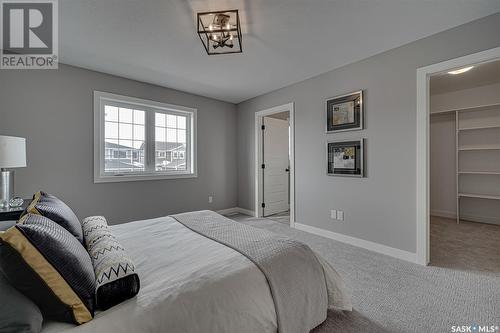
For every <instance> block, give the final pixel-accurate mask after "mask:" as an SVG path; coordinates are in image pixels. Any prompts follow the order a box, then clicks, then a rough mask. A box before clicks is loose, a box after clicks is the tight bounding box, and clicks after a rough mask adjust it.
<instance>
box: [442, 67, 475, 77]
mask: <svg viewBox="0 0 500 333" xmlns="http://www.w3.org/2000/svg"><path fill="white" fill-rule="evenodd" d="M473 68H474V66H469V67H464V68H460V69H456V70H454V71H449V72H448V74H451V75H457V74H462V73H465V72H468V71H470V70H471V69H473Z"/></svg>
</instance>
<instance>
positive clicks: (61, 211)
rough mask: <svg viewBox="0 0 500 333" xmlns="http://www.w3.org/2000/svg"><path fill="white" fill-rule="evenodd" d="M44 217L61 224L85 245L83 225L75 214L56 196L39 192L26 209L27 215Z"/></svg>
mask: <svg viewBox="0 0 500 333" xmlns="http://www.w3.org/2000/svg"><path fill="white" fill-rule="evenodd" d="M28 213H31V214H36V215H42V216H45V217H46V218H48V219H50V220H52V221H54V222H55V223H57V224H59V225H60V226H61V227H63V228H64V229H66V230H68V231H69V232H70V233H71V234H72V235H73V236H75V237H76V238H77V239H78V240H79V241H80V243H82V244H83V232H82V225H81V223H80V220H78V217H76V215H75V213H73V211H72V210H71V208H69V207H68V206H67V205H66V204H65V203H64V202H62V201H61V200H59V199H58V198H56V197H55V196H53V195H51V194H48V193H45V192H43V191H38V192H36V193H35V195H34V196H33V200H32V201H31V203H30V204H29V206H28V207H27V208H26V211H25V212H24V213H23V215H25V214H28Z"/></svg>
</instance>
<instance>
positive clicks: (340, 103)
mask: <svg viewBox="0 0 500 333" xmlns="http://www.w3.org/2000/svg"><path fill="white" fill-rule="evenodd" d="M360 129H363V91H361V90H360V91H356V92H353V93H350V94H347V95H342V96H337V97H332V98H329V99H327V100H326V132H327V133H335V132H341V131H356V130H360Z"/></svg>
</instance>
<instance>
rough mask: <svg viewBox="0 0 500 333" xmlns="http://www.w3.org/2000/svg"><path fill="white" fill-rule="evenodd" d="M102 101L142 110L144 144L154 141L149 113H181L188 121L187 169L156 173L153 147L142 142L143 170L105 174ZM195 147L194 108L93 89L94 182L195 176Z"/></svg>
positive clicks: (196, 168)
mask: <svg viewBox="0 0 500 333" xmlns="http://www.w3.org/2000/svg"><path fill="white" fill-rule="evenodd" d="M104 101H106V102H107V103H110V104H111V105H120V104H124V105H127V106H129V105H135V106H139V107H140V108H141V110H144V111H146V115H145V125H144V126H145V131H146V133H145V140H144V142H145V143H148V142H149V143H151V142H153V143H154V141H155V138H154V136H155V134H154V121H152V119H153V115H154V114H153V112H165V113H169V114H178V115H185V116H186V117H187V119H188V121H190V122H191V124H190V126H186V144H187V146H188V148H190V149H191V151H190V154H187V160H186V163H188V164H189V165H190V170H189V171H165V172H156V171H155V170H154V152H153V149H154V148H153V147H152V146H151V145H150V144H146V148H145V150H146V151H145V153H146V154H145V155H146V161H145V162H146V163H145V166H146V168H145V169H146V170H145V172H139V173H124V174H119V175H118V174H105V173H104V159H103V158H102V157H103V156H104ZM148 111H152V112H148ZM197 146H198V145H197V109H195V108H190V107H186V106H180V105H173V104H167V103H161V102H156V101H150V100H145V99H140V98H135V97H129V96H123V95H117V94H112V93H107V92H102V91H97V90H95V91H94V183H113V182H124V181H144V180H159V179H177V178H196V177H198V165H197ZM148 166H149V167H148Z"/></svg>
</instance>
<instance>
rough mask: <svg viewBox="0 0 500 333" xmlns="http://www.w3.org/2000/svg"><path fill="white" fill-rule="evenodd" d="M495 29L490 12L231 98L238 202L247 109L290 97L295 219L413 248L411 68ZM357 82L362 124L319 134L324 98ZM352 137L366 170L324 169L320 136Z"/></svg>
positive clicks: (476, 44)
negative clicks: (357, 173)
mask: <svg viewBox="0 0 500 333" xmlns="http://www.w3.org/2000/svg"><path fill="white" fill-rule="evenodd" d="M498 31H500V14H495V15H492V16H490V17H487V18H484V19H481V20H478V21H475V22H472V23H469V24H467V25H463V26H461V27H458V28H455V29H452V30H449V31H446V32H443V33H439V34H437V35H434V36H431V37H428V38H425V39H422V40H419V41H416V42H414V43H411V44H408V45H405V46H403V47H400V48H397V49H393V50H391V51H388V52H385V53H383V54H379V55H376V56H373V57H371V58H368V59H365V60H363V61H360V62H357V63H354V64H351V65H348V66H345V67H342V68H339V69H336V70H334V71H331V72H328V73H325V74H322V75H320V76H317V77H314V78H311V79H308V80H305V81H302V82H300V83H297V84H294V85H291V86H289V87H286V88H283V89H280V90H277V91H274V92H271V93H269V94H265V95H262V96H260V97H256V98H253V99H251V100H248V101H245V102H243V103H241V104H239V105H238V106H237V110H238V201H239V206H240V207H242V208H246V209H251V210H253V209H254V199H253V198H254V193H253V192H254V183H253V182H254V180H253V177H254V176H253V175H254V147H253V146H254V129H253V126H254V112H256V111H259V110H263V109H266V108H269V107H273V106H276V105H281V104H284V103H288V102H291V101H292V102H295V117H296V118H295V138H296V141H295V154H296V155H295V163H296V164H295V165H296V171H295V177H296V221H297V222H299V223H303V224H307V225H311V226H315V227H319V228H324V229H327V230H331V231H334V232H338V233H342V234H346V235H350V236H353V237H358V238H362V239H366V240H369V241H373V242H377V243H381V244H385V245H388V246H391V247H395V248H398V249H401V250H406V251H410V252H415V248H416V203H415V200H416V194H415V191H416V186H415V182H416V176H415V174H416V168H415V161H416V114H415V112H416V69H417V68H418V67H422V66H426V65H429V64H433V63H437V62H440V61H445V60H448V59H451V58H456V57H459V56H462V55H466V54H470V53H474V52H478V51H482V50H485V49H489V48H493V47H497V46H500V34H499V33H498ZM359 89H364V90H365V93H366V94H365V101H366V103H365V107H366V129H365V130H363V131H357V132H346V133H342V134H335V135H325V133H324V129H325V124H324V119H325V116H324V101H325V98H328V97H331V96H335V95H340V94H344V93H348V92H351V91H355V90H359ZM355 137H364V138H367V146H366V149H367V150H366V153H367V178H364V179H353V178H341V177H328V176H326V175H325V173H326V171H325V168H326V166H325V143H326V141H327V140H334V139H335V140H341V139H349V138H355ZM330 209H341V210H344V212H345V221H344V222H335V221H333V220H330V219H329V214H330Z"/></svg>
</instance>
